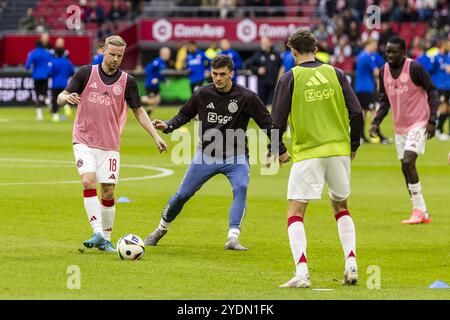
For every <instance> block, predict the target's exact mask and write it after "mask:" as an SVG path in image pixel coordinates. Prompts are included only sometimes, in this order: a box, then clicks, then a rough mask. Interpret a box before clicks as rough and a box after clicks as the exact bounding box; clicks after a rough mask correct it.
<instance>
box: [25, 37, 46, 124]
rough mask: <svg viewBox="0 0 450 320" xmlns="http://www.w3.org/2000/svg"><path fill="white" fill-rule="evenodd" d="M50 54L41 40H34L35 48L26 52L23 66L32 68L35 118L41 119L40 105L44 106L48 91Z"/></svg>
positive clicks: (28, 68)
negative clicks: (26, 55)
mask: <svg viewBox="0 0 450 320" xmlns="http://www.w3.org/2000/svg"><path fill="white" fill-rule="evenodd" d="M51 60H52V55H51V54H50V52H49V51H48V50H47V49H46V48H44V45H43V43H42V42H41V40H38V41H36V48H35V49H33V50H32V51H30V53H28V57H27V61H26V64H25V67H26V68H27V70H31V69H32V73H31V77H32V78H33V81H34V92H35V96H34V97H33V98H34V103H35V106H36V119H37V120H38V121H42V120H43V115H42V107H43V106H45V100H46V99H47V91H48V77H49V73H50V62H51Z"/></svg>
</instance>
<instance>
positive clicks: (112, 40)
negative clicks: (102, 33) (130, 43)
mask: <svg viewBox="0 0 450 320" xmlns="http://www.w3.org/2000/svg"><path fill="white" fill-rule="evenodd" d="M108 44H112V45H113V46H116V47H126V46H127V43H126V42H125V40H123V38H122V37H121V36H117V35H115V36H110V37H108V38H106V39H105V49H106V48H107V47H108Z"/></svg>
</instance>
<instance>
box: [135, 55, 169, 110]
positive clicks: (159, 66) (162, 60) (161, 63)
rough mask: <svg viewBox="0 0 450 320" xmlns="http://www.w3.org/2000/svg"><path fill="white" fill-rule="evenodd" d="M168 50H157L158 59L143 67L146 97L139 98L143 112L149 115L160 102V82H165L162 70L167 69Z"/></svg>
mask: <svg viewBox="0 0 450 320" xmlns="http://www.w3.org/2000/svg"><path fill="white" fill-rule="evenodd" d="M170 54H171V52H170V49H169V48H167V47H163V48H161V49H160V50H159V57H157V58H156V59H154V60H153V61H151V62H150V63H149V64H148V65H147V66H146V67H145V75H146V78H145V89H146V91H147V95H146V96H142V97H141V102H142V104H143V105H144V109H145V111H147V113H148V114H149V115H150V114H151V113H152V112H153V110H154V108H156V106H158V105H159V103H160V102H161V95H160V90H161V82H164V81H165V80H166V78H165V76H164V70H166V69H167V62H168V61H169V59H170Z"/></svg>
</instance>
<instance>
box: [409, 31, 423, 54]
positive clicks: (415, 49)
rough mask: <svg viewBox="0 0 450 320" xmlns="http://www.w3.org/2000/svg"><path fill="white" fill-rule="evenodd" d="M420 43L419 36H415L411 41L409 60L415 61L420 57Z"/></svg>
mask: <svg viewBox="0 0 450 320" xmlns="http://www.w3.org/2000/svg"><path fill="white" fill-rule="evenodd" d="M420 43H421V38H420V37H419V36H415V37H414V38H413V40H412V41H411V45H410V49H409V57H410V58H411V59H414V60H415V59H416V58H417V57H418V56H419V55H420V53H421V52H420V50H421V49H420Z"/></svg>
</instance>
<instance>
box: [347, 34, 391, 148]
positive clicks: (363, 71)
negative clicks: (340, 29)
mask: <svg viewBox="0 0 450 320" xmlns="http://www.w3.org/2000/svg"><path fill="white" fill-rule="evenodd" d="M377 46H378V43H377V42H376V41H375V40H373V39H369V40H367V42H366V44H365V46H364V50H363V51H361V52H360V53H359V54H358V56H357V57H356V72H355V93H356V96H357V97H358V100H359V103H360V104H361V106H362V108H363V111H364V122H365V121H366V120H367V117H368V115H369V114H371V113H372V112H375V111H376V105H377V100H378V97H377V84H376V81H375V79H377V78H378V74H379V68H380V64H381V62H382V61H381V60H380V58H381V59H382V57H381V56H379V57H377V55H376V53H377ZM377 134H378V137H380V142H382V143H391V141H390V140H389V139H388V138H386V137H384V136H383V135H382V134H381V132H380V130H379V128H378V132H377ZM362 140H363V141H364V142H366V143H367V142H370V140H369V139H368V138H367V137H366V134H365V131H364V126H363V135H362Z"/></svg>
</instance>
